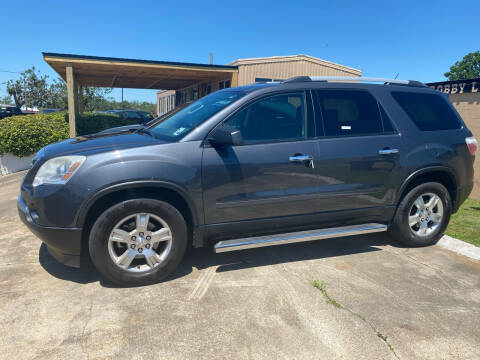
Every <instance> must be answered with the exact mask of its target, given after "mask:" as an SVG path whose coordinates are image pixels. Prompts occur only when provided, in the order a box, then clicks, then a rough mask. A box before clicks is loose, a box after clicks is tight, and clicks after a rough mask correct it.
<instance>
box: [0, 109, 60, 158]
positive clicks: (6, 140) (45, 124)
mask: <svg viewBox="0 0 480 360" xmlns="http://www.w3.org/2000/svg"><path fill="white" fill-rule="evenodd" d="M67 138H68V124H67V122H66V121H65V115H64V113H50V114H35V115H21V116H11V117H7V118H4V119H1V120H0V154H7V153H10V154H13V155H16V156H27V155H31V154H33V153H35V152H37V151H38V150H40V149H41V148H42V147H44V146H46V145H48V144H51V143H54V142H57V141H61V140H64V139H67Z"/></svg>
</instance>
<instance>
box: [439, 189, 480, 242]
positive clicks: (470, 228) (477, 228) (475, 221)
mask: <svg viewBox="0 0 480 360" xmlns="http://www.w3.org/2000/svg"><path fill="white" fill-rule="evenodd" d="M445 233H446V234H447V235H450V236H452V237H454V238H457V239H460V240H463V241H466V242H469V243H470V244H473V245H475V246H480V201H477V200H473V199H467V200H466V201H465V202H464V203H463V204H462V206H461V207H460V209H459V210H458V212H457V213H456V214H454V215H452V217H451V218H450V224H449V225H448V227H447V230H446V231H445Z"/></svg>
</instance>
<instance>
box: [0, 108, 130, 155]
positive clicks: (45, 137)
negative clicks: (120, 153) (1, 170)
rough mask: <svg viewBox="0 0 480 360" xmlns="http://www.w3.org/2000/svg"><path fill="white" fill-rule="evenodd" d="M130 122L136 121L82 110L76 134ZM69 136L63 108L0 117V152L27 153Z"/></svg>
mask: <svg viewBox="0 0 480 360" xmlns="http://www.w3.org/2000/svg"><path fill="white" fill-rule="evenodd" d="M131 124H135V122H133V121H131V120H129V119H124V118H121V117H119V116H117V115H113V114H104V113H84V114H82V115H80V116H79V117H78V118H77V135H87V134H94V133H97V132H99V131H102V130H105V129H109V128H112V127H116V126H123V125H131ZM68 137H69V127H68V113H66V112H56V113H47V114H35V115H22V116H11V117H7V118H4V119H1V120H0V154H7V153H10V154H13V155H16V156H27V155H31V154H34V153H35V152H37V151H38V150H40V149H41V148H42V147H44V146H46V145H48V144H51V143H54V142H58V141H61V140H64V139H68Z"/></svg>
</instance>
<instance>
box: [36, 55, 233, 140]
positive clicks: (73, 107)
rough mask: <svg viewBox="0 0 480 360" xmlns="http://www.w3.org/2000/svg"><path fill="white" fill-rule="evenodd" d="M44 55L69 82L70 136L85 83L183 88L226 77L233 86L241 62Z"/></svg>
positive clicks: (100, 85) (72, 134)
mask: <svg viewBox="0 0 480 360" xmlns="http://www.w3.org/2000/svg"><path fill="white" fill-rule="evenodd" d="M43 59H44V60H45V61H46V62H47V63H48V64H49V65H50V66H51V67H52V68H53V69H54V70H55V71H56V72H57V73H58V75H59V76H60V77H61V78H62V79H63V80H65V82H66V83H67V99H68V115H69V127H70V137H74V136H75V135H76V134H75V124H76V118H77V116H78V114H79V113H81V112H82V111H83V109H82V107H81V104H82V91H81V90H82V87H83V86H97V87H111V88H134V89H157V90H160V89H161V90H181V89H185V88H187V87H190V86H193V85H196V84H199V85H200V84H210V83H212V84H214V83H217V84H218V82H219V81H223V80H230V81H231V86H232V87H233V86H237V84H238V67H237V66H228V65H209V64H194V63H181V62H166V61H153V60H138V59H124V58H111V57H100V56H86V55H72V54H58V53H43ZM212 90H215V88H213V89H212ZM199 95H200V96H203V95H205V94H199Z"/></svg>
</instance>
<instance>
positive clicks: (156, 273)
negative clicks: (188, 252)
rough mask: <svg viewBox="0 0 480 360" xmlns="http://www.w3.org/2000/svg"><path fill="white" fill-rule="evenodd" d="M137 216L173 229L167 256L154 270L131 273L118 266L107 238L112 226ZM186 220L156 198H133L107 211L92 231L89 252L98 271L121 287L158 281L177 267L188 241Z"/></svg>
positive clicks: (99, 218)
mask: <svg viewBox="0 0 480 360" xmlns="http://www.w3.org/2000/svg"><path fill="white" fill-rule="evenodd" d="M136 213H151V214H154V215H156V216H158V217H159V218H161V219H163V220H164V221H165V222H166V223H167V224H168V227H169V228H170V231H171V235H172V241H171V248H170V251H169V253H168V256H167V257H166V258H165V259H164V260H163V261H162V262H161V263H159V264H158V266H155V267H154V268H153V269H150V270H148V271H144V272H138V273H137V272H129V271H127V270H124V269H122V268H120V267H119V266H117V265H116V264H115V263H114V260H113V259H112V258H111V257H110V255H109V250H108V239H109V236H110V233H111V232H112V230H113V227H114V226H115V225H116V224H117V223H118V222H119V221H121V220H122V219H123V218H125V217H127V216H129V215H132V214H136ZM187 234H188V232H187V225H186V223H185V219H184V218H183V216H182V214H181V213H180V212H179V211H178V210H177V209H176V208H175V207H173V206H172V205H170V204H168V203H166V202H163V201H159V200H153V199H132V200H126V201H123V202H121V203H119V204H116V205H114V206H112V207H110V208H109V209H107V210H105V211H104V212H103V213H102V214H101V215H100V216H99V217H98V219H97V221H95V223H94V224H93V227H92V229H91V231H90V237H89V243H88V245H89V252H90V257H91V259H92V262H93V264H94V265H95V267H96V268H97V270H98V272H99V273H100V274H101V275H103V276H104V277H105V278H106V279H108V280H110V281H112V282H113V283H115V284H118V285H121V286H138V285H146V284H151V283H155V282H158V281H160V280H162V279H164V278H165V277H167V276H168V275H169V274H171V273H172V272H173V271H175V269H176V268H177V267H178V265H179V264H180V262H181V261H182V258H183V256H184V254H185V249H186V247H187V242H188V235H187Z"/></svg>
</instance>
